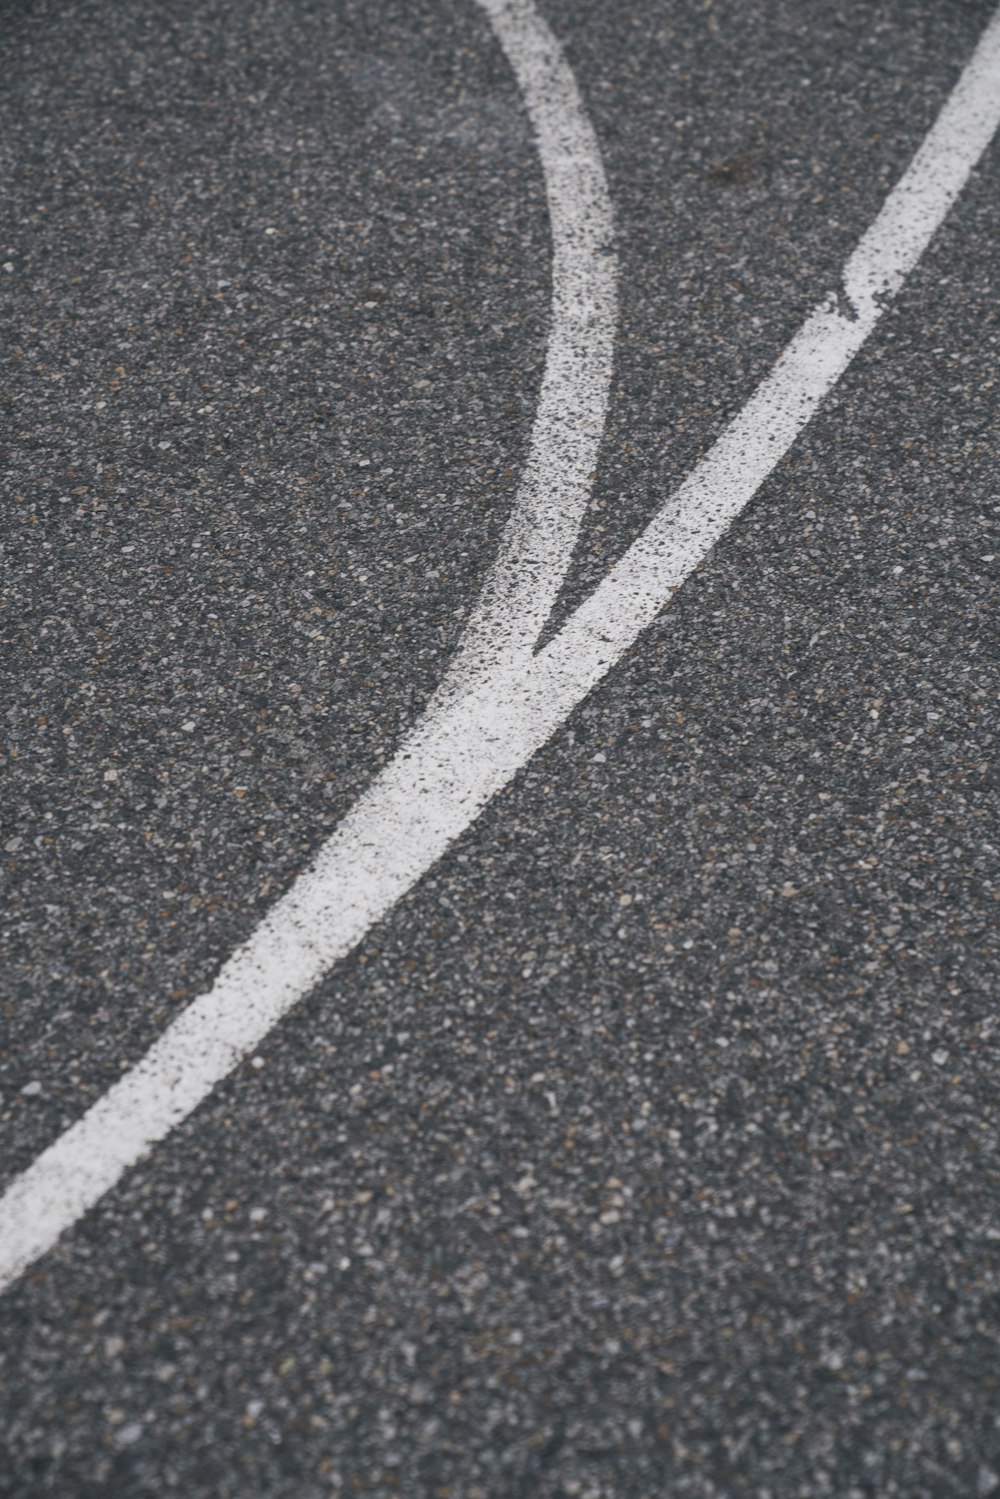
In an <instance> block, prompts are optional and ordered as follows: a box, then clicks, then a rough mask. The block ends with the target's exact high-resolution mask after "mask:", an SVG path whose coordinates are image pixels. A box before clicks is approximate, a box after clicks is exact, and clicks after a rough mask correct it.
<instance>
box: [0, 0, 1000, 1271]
mask: <svg viewBox="0 0 1000 1499" xmlns="http://www.w3.org/2000/svg"><path fill="white" fill-rule="evenodd" d="M998 124H1000V11H998V12H997V14H996V15H995V16H994V18H993V20H992V21H991V23H990V25H989V26H988V27H987V29H986V31H985V33H984V35H983V37H982V39H981V40H980V43H979V45H978V47H977V48H976V51H975V53H974V54H973V57H972V58H971V60H970V61H969V63H968V65H967V66H966V68H965V70H964V72H963V73H962V76H961V78H960V80H959V82H958V84H957V85H956V87H955V89H954V91H953V93H952V94H951V95H950V97H949V99H948V101H947V103H946V104H945V106H944V108H943V109H942V111H941V114H940V115H939V117H938V119H937V121H936V122H935V124H934V126H933V128H932V129H931V131H930V133H929V135H928V136H927V138H926V140H925V141H924V143H923V145H922V146H921V148H920V150H919V151H918V153H917V155H916V157H915V158H914V160H913V162H912V163H911V165H910V167H909V168H908V170H907V171H906V173H905V174H904V176H903V178H902V180H901V181H900V182H899V183H898V185H897V186H896V187H895V188H894V189H893V191H892V193H891V194H890V195H889V198H888V200H887V201H886V204H885V206H884V207H883V209H882V211H881V213H880V214H879V216H878V218H877V219H876V220H875V223H874V224H873V225H872V227H871V229H869V231H868V232H867V234H866V235H865V236H864V238H863V239H862V240H861V242H860V244H859V246H858V248H857V250H856V251H855V253H854V254H853V255H852V256H851V258H850V260H849V261H848V263H847V266H846V268H845V278H844V279H845V292H846V295H847V297H848V298H849V299H850V300H851V303H852V305H851V307H850V309H849V311H846V312H845V311H841V310H839V308H840V302H841V300H842V298H841V296H840V295H838V296H832V297H830V298H829V299H828V300H827V302H825V303H824V304H823V305H822V306H821V307H819V308H818V309H817V310H816V312H814V313H813V314H812V315H811V317H809V318H808V319H807V320H806V323H805V324H804V326H803V327H802V329H801V330H800V331H799V333H797V334H796V336H795V337H794V338H793V339H792V342H791V343H790V344H789V346H788V348H787V349H786V350H785V352H784V353H783V354H782V356H781V358H780V359H779V360H778V362H777V364H776V365H775V367H774V369H773V370H772V372H771V374H770V375H769V376H768V378H767V379H766V380H765V381H764V383H763V385H761V386H760V388H759V389H758V390H757V391H756V392H755V394H754V395H753V396H752V397H751V400H750V402H749V403H748V405H747V406H746V407H745V408H744V410H743V411H742V412H741V413H740V414H739V416H737V417H736V419H735V420H734V421H733V422H732V423H731V425H730V426H729V427H728V428H727V429H726V431H725V432H724V433H723V435H722V437H721V438H720V439H719V441H718V442H717V443H716V444H715V446H714V447H713V448H712V450H711V451H710V452H709V454H708V455H707V456H706V458H705V459H704V460H703V461H702V463H701V464H699V465H698V467H697V468H696V469H695V470H694V472H693V473H692V474H691V475H690V477H689V478H688V479H687V480H686V481H685V482H684V484H682V485H681V487H680V489H679V490H678V491H677V492H676V493H675V494H674V495H673V496H671V498H670V499H669V500H668V501H667V503H666V504H665V505H664V506H663V508H662V510H661V511H660V513H659V514H658V515H657V516H656V517H655V519H654V520H653V521H652V523H651V524H650V526H649V527H648V528H647V530H646V531H645V532H644V533H643V535H642V536H641V537H640V538H639V540H638V541H637V542H636V543H635V544H634V545H633V546H632V547H631V548H630V550H629V551H628V552H627V553H626V554H625V556H624V557H623V559H622V560H621V562H619V563H618V565H617V566H616V567H615V568H614V569H613V570H612V571H611V573H610V574H609V576H608V577H607V578H606V579H605V581H604V582H603V583H602V584H601V585H600V587H599V588H598V589H597V590H596V592H595V593H594V594H593V595H591V597H590V598H589V599H587V600H586V601H585V603H584V604H582V605H581V606H580V608H579V609H578V610H577V611H576V613H575V614H574V615H573V616H572V617H571V618H570V620H569V621H568V622H567V624H566V625H565V626H564V627H563V629H562V630H561V631H560V632H559V634H558V635H557V636H556V638H555V639H554V640H553V641H551V642H550V644H549V645H548V646H547V647H546V648H545V650H544V651H542V652H541V653H539V654H538V655H537V656H534V657H528V658H527V659H526V658H525V656H524V654H523V653H522V651H521V649H520V646H519V645H518V646H517V648H515V649H513V650H512V652H511V654H510V655H509V656H508V657H506V658H505V659H504V660H502V661H500V662H499V663H498V664H497V665H496V667H495V668H494V669H492V670H491V671H480V672H477V673H474V674H473V675H472V677H471V678H470V679H469V681H468V685H467V687H466V688H465V690H464V691H458V690H456V691H455V692H454V693H452V694H451V695H450V696H448V695H446V696H445V697H443V698H442V699H441V700H440V701H438V702H437V703H436V704H435V706H433V708H432V709H431V710H430V711H429V712H428V713H427V714H425V716H424V718H423V719H422V720H421V721H420V723H418V724H417V725H416V727H415V728H414V730H413V732H412V733H411V734H410V735H409V736H408V738H407V739H406V741H405V742H404V744H403V746H402V748H401V749H400V751H399V752H398V754H397V755H396V756H395V758H394V759H393V760H392V762H391V763H390V764H389V765H388V766H387V767H386V768H385V770H384V771H383V772H382V773H381V774H380V775H379V777H378V778H377V779H376V780H375V782H374V783H373V784H372V786H371V787H370V788H369V790H368V791H367V792H366V793H365V795H364V796H362V797H361V799H360V800H359V801H358V802H357V803H356V804H355V806H354V807H353V809H352V810H351V811H350V812H349V813H348V815H347V817H346V818H345V819H344V821H343V822H342V823H341V824H340V826H339V827H338V828H337V829H336V831H335V832H334V834H333V836H332V837H331V838H330V839H329V840H328V842H327V843H326V844H325V845H324V847H323V849H322V850H321V852H320V854H319V857H318V858H317V859H316V861H315V862H314V863H313V865H312V866H311V867H310V868H309V869H308V870H307V871H306V872H305V873H304V874H303V875H302V876H301V877H300V878H299V879H298V880H297V881H296V882H295V884H294V885H293V886H292V888H291V889H290V890H289V891H288V893H287V895H286V896H285V897H284V898H283V899H282V900H281V901H279V902H278V904H277V905H276V906H275V907H274V908H273V909H272V910H271V911H270V912H269V913H268V915H267V916H266V917H265V918H264V920H263V922H262V923H261V925H260V926H259V927H258V928H257V930H256V931H255V932H254V934H253V936H252V937H251V938H250V940H249V941H248V942H247V943H246V944H245V945H244V946H243V947H241V948H240V949H238V951H237V952H235V953H234V954H233V956H232V957H231V958H230V959H229V960H228V962H227V963H226V964H225V965H224V967H223V968H222V970H221V972H220V974H219V977H218V979H217V981H216V983H215V985H214V986H213V988H212V989H211V990H210V991H209V992H208V993H207V994H205V995H202V996H201V998H199V999H197V1000H195V1001H194V1003H193V1004H191V1005H190V1006H189V1007H188V1009H187V1010H185V1011H184V1013H183V1014H182V1015H180V1016H179V1017H178V1019H177V1020H176V1021H174V1023H173V1024H172V1025H171V1026H170V1027H169V1028H168V1029H167V1031H166V1032H165V1033H164V1035H163V1036H162V1037H161V1038H160V1040H159V1041H158V1042H157V1043H156V1044H155V1045H154V1046H153V1047H152V1048H151V1049H150V1051H149V1052H148V1053H147V1054H146V1056H145V1057H144V1058H143V1059H142V1061H140V1062H139V1063H138V1064H137V1065H136V1066H135V1067H134V1068H132V1069H131V1071H130V1072H128V1073H126V1074H125V1076H124V1077H123V1078H122V1079H121V1081H120V1082H118V1083H117V1084H116V1085H115V1087H114V1088H112V1089H111V1090H110V1092H109V1093H107V1094H106V1095H105V1096H104V1098H102V1099H101V1100H100V1101H99V1102H98V1103H97V1104H95V1105H94V1107H93V1108H92V1109H90V1110H89V1112H88V1113H87V1114H85V1115H84V1117H83V1118H82V1119H81V1120H79V1121H78V1123H76V1124H75V1125H73V1126H72V1127H71V1128H70V1129H69V1130H67V1131H66V1133H65V1134H63V1135H62V1136H60V1138H59V1139H58V1140H56V1142H55V1143H54V1144H53V1145H52V1146H50V1147H49V1149H48V1150H46V1151H44V1152H43V1153H42V1154H41V1155H40V1156H39V1157H38V1159H37V1160H36V1161H35V1162H34V1164H33V1165H32V1166H30V1167H29V1168H28V1170H27V1171H26V1172H25V1173H24V1174H23V1175H22V1176H21V1177H19V1178H18V1179H17V1180H16V1181H15V1182H14V1183H13V1185H12V1186H11V1187H10V1188H9V1190H8V1192H7V1193H6V1195H5V1196H4V1198H3V1199H2V1200H0V1285H3V1284H6V1283H9V1282H10V1281H11V1280H13V1279H14V1278H15V1277H16V1276H17V1275H18V1274H19V1273H20V1272H21V1271H22V1270H23V1269H24V1268H25V1267H26V1266H27V1265H28V1264H30V1263H31V1261H32V1260H34V1259H35V1258H37V1256H38V1255H39V1254H41V1253H43V1252H44V1251H45V1250H46V1249H48V1248H50V1247H51V1245H52V1244H53V1243H54V1242H55V1240H56V1239H57V1238H58V1236H59V1234H60V1233H61V1232H62V1231H63V1229H65V1228H68V1227H69V1226H70V1225H71V1224H72V1223H73V1222H75V1221H76V1219H77V1218H79V1217H80V1216H81V1215H82V1214H83V1213H84V1212H86V1211H87V1209H88V1208H89V1207H91V1206H92V1205H93V1204H94V1203H95V1202H97V1201H98V1199H99V1198H100V1197H101V1196H102V1195H103V1194H104V1192H106V1191H107V1190H108V1189H109V1188H110V1187H111V1186H113V1185H114V1183H115V1182H116V1181H118V1180H119V1178H120V1177H121V1175H122V1174H123V1173H124V1172H125V1171H126V1170H127V1169H128V1168H129V1166H131V1165H133V1164H134V1163H135V1161H137V1160H138V1159H139V1158H140V1157H141V1156H142V1155H143V1154H144V1153H145V1152H146V1151H147V1150H148V1149H149V1147H150V1146H151V1145H152V1144H154V1143H155V1142H156V1141H158V1140H161V1139H163V1137H164V1136H165V1135H166V1134H167V1133H168V1132H169V1131H170V1130H171V1129H172V1128H173V1127H174V1125H176V1124H178V1123H180V1121H181V1120H182V1119H184V1118H185V1117H186V1116H187V1115H188V1114H189V1113H190V1112H191V1111H192V1110H193V1109H194V1108H196V1107H197V1105H198V1104H199V1103H200V1102H201V1101H202V1099H203V1098H204V1097H205V1096H206V1094H207V1093H208V1092H209V1091H210V1090H211V1088H212V1087H213V1086H214V1085H215V1084H216V1083H217V1082H218V1081H219V1080H220V1079H221V1078H223V1077H224V1076H225V1075H226V1074H227V1073H228V1072H229V1071H230V1069H231V1068H232V1067H234V1066H235V1065H236V1064H237V1063H238V1062H239V1061H240V1059H241V1058H242V1057H244V1056H246V1054H247V1053H248V1052H249V1051H250V1050H252V1048H253V1047H255V1046H256V1045H257V1044H258V1043H259V1042H260V1041H261V1040H262V1039H263V1037H264V1036H265V1035H266V1034H267V1032H268V1031H269V1030H270V1029H271V1027H272V1026H273V1025H274V1024H275V1023H276V1022H277V1021H278V1020H279V1019H280V1018H281V1016H282V1015H284V1014H286V1013H287V1011H288V1010H289V1009H290V1008H291V1007H292V1005H294V1004H295V1002H296V1001H297V1000H298V999H300V998H301V997H302V996H303V995H304V994H305V993H307V992H308V990H309V989H311V988H312V986H313V985H314V984H315V983H316V982H317V981H318V980H319V979H320V978H321V977H322V976H323V975H324V974H325V973H326V972H327V971H328V970H329V968H330V967H331V966H332V965H333V963H335V962H336V961H337V960H338V959H339V958H341V957H343V956H344V954H345V953H347V952H348V951H349V950H350V949H351V947H353V946H354V944H355V943H356V942H357V941H358V940H359V939H360V938H361V937H362V936H363V935H364V933H365V932H366V931H367V930H368V929H369V927H370V926H371V925H372V923H373V922H375V921H377V920H379V918H380V917H382V916H384V915H385V913H386V912H387V911H388V910H389V909H390V908H391V907H392V905H393V904H394V903H395V902H396V901H397V900H399V899H400V897H401V896H403V895H404V894H405V893H406V892H407V891H408V890H409V889H410V888H411V887H412V885H413V884H414V883H415V881H416V880H418V879H419V878H420V876H421V875H422V874H423V873H425V872H426V870H427V869H429V868H430V867H431V865H433V864H434V862H435V861H436V860H437V859H438V858H439V857H440V855H441V854H442V853H443V852H444V850H445V849H446V847H447V846H448V844H449V843H450V842H451V840H452V839H453V838H455V837H456V836H457V835H458V834H459V833H461V832H462V831H463V830H464V829H465V828H467V827H468V826H469V824H470V823H471V822H472V821H473V820H474V818H475V817H476V816H477V814H478V813H479V812H480V811H481V810H482V809H483V808H484V807H485V806H486V804H487V803H488V802H489V801H490V799H491V798H492V797H493V796H494V795H495V794H496V792H497V791H499V790H500V789H501V787H503V786H504V785H506V784H507V783H508V781H510V779H511V778H512V777H513V776H514V774H515V773H516V772H517V770H518V769H519V768H520V767H521V766H522V765H523V764H524V763H525V761H526V760H527V759H528V758H529V757H530V756H531V755H532V754H533V753H534V752H535V750H537V749H538V748H540V746H541V745H542V744H544V742H545V741H546V739H547V738H548V737H549V736H550V734H551V733H552V732H553V730H554V729H555V728H557V727H558V725H559V724H560V723H561V722H562V721H563V720H564V719H565V717H566V715H567V714H568V713H569V712H570V711H571V710H572V709H573V708H574V707H575V706H576V705H577V704H578V703H579V702H580V701H581V699H582V698H583V697H584V696H585V695H586V694H587V692H588V691H589V690H590V689H591V688H592V687H593V686H594V685H595V683H596V682H598V681H599V680H600V679H601V677H602V676H603V675H604V674H605V673H606V672H607V671H608V669H609V668H610V667H611V666H612V665H613V664H614V662H615V661H617V660H618V659H619V658H620V657H621V655H622V654H623V653H624V652H625V651H626V650H627V649H628V648H629V646H630V645H631V644H632V643H633V642H634V641H635V640H636V639H637V638H638V635H639V634H640V633H641V631H642V630H643V629H644V628H645V627H646V626H647V625H648V624H649V623H650V622H651V621H652V619H653V618H654V617H655V615H656V614H657V613H658V612H659V610H660V609H661V608H662V606H663V603H664V602H665V600H666V599H667V597H668V596H669V593H670V591H671V590H672V589H674V588H676V587H678V586H679V584H680V583H681V582H682V581H683V579H684V578H685V577H686V576H687V575H688V573H689V572H690V571H691V570H692V569H693V568H694V567H695V566H696V565H697V564H698V562H699V561H701V559H702V558H703V557H704V556H705V553H706V552H707V551H708V550H709V549H710V547H711V546H712V545H713V544H714V543H715V541H716V540H717V539H718V537H719V536H720V535H721V534H722V532H723V531H724V530H725V529H726V527H727V526H728V525H729V524H730V522H731V521H732V519H733V517H734V516H735V515H736V514H738V513H739V510H740V509H741V508H742V507H743V506H744V505H745V504H746V503H747V501H748V500H749V499H750V497H751V496H752V495H753V494H754V493H755V491H756V489H757V488H758V487H759V485H760V483H761V482H762V481H763V479H765V478H766V477H767V475H768V474H769V473H770V472H771V470H772V469H773V468H774V466H775V464H776V463H777V462H778V461H779V459H780V458H781V457H782V456H783V454H784V453H785V452H787V450H788V448H789V447H790V445H791V443H792V442H793V441H794V440H795V438H796V436H797V435H798V433H799V432H800V431H801V430H802V428H803V427H804V426H805V424H806V422H808V421H809V419H810V417H811V416H812V415H813V413H814V411H815V410H816V407H817V406H818V404H819V402H820V401H821V400H822V398H823V396H824V395H825V394H826V393H827V392H828V391H829V390H830V389H831V387H832V386H833V385H834V384H835V383H836V382H837V380H838V379H839V378H840V376H841V374H842V373H843V371H844V370H845V368H846V367H847V365H848V363H849V362H850V360H851V359H852V358H853V356H854V354H856V353H857V351H858V349H859V348H860V347H861V345H862V344H863V343H864V341H865V339H866V338H867V337H868V335H869V334H870V333H871V331H872V329H873V328H874V327H875V325H876V323H877V322H878V319H879V317H880V316H881V313H882V311H883V310H884V307H885V305H886V303H887V302H888V300H889V298H891V296H892V295H893V294H894V293H895V292H896V291H897V290H898V289H899V286H900V285H901V284H902V281H903V279H904V278H905V276H906V274H907V272H908V271H909V270H910V269H911V268H912V266H913V265H914V264H915V263H916V261H917V259H918V258H919V257H920V255H921V254H922V253H923V251H924V249H925V248H926V246H927V244H928V243H929V241H930V239H931V237H932V235H933V234H934V231H935V230H936V229H937V227H938V225H939V224H940V223H941V221H942V219H943V218H944V216H945V215H946V214H947V212H948V209H949V208H950V207H951V205H952V203H953V202H954V200H955V198H956V197H957V195H958V193H959V192H960V191H961V189H962V187H963V186H964V184H965V182H966V181H967V179H968V177H969V174H970V172H971V171H972V169H973V167H974V166H975V164H976V162H977V161H978V160H979V158H980V156H981V155H982V153H983V151H984V150H985V149H986V147H987V145H988V144H989V142H990V140H991V139H992V136H993V134H994V132H995V131H996V129H997V126H998Z"/></svg>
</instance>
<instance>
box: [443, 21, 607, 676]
mask: <svg viewBox="0 0 1000 1499" xmlns="http://www.w3.org/2000/svg"><path fill="white" fill-rule="evenodd" d="M479 4H480V6H481V7H482V9H483V10H484V11H485V12H486V14H487V15H488V17H489V19H490V24H491V25H492V27H493V30H494V32H495V33H496V35H497V37H498V39H499V41H500V43H501V45H502V46H503V49H504V52H505V53H506V55H507V60H508V61H509V63H510V65H511V68H512V69H513V72H514V76H515V78H516V79H517V83H518V86H519V88H520V90H521V94H522V97H523V99H524V103H525V107H526V109H527V112H528V117H529V119H530V120H531V125H532V130H533V132H534V136H535V142H536V145H537V147H538V154H539V158H540V160H541V163H542V171H543V173H544V177H545V198H546V204H547V206H548V213H549V224H550V229H551V235H552V316H551V327H550V330H549V339H548V348H547V350H546V355H545V371H544V374H543V377H542V386H541V390H540V392H539V397H538V407H537V410H536V413H535V420H534V424H533V427H532V432H531V445H530V448H529V450H528V456H527V460H526V462H525V465H524V468H523V470H522V472H521V477H520V482H519V484H518V490H517V495H516V498H515V501H514V505H513V508H512V511H511V516H510V519H509V521H508V523H507V526H506V528H505V531H504V535H503V538H502V541H501V544H500V548H499V551H498V553H497V557H496V559H495V561H494V563H493V566H492V567H491V568H490V572H489V576H488V577H487V578H486V580H485V582H484V584H483V589H482V592H481V594H480V596H479V599H478V601H477V603H476V606H475V609H474V610H473V613H472V617H471V618H470V620H469V623H468V625H467V626H466V630H465V633H464V635H463V637H462V642H461V646H460V648H459V651H458V654H457V656H456V659H455V661H454V662H453V663H452V665H451V667H450V668H449V671H448V683H449V686H450V685H452V684H454V685H458V684H459V683H461V682H462V681H465V680H468V678H469V677H470V676H471V675H472V674H474V673H475V672H477V671H480V670H482V669H483V667H484V666H485V665H486V664H487V663H489V662H491V661H495V660H497V658H498V657H506V656H507V655H508V654H510V653H512V652H513V651H515V650H518V649H520V651H521V652H522V653H524V654H530V652H531V651H532V649H533V647H534V645H535V642H536V641H537V639H538V636H539V634H540V633H541V631H542V629H543V627H544V625H545V622H546V620H547V619H548V617H549V615H550V613H551V612H552V607H553V605H554V604H555V601H556V597H557V595H558V592H559V587H560V584H561V583H562V580H563V578H564V577H565V575H566V571H567V569H568V567H569V562H570V558H571V556H572V553H573V547H574V546H575V544H576V538H577V535H578V533H579V530H580V523H581V521H582V520H583V516H584V512H585V511H586V508H587V501H588V499H589V498H590V490H591V476H592V474H593V471H594V469H595V468H596V466H597V456H598V452H599V449H600V445H601V436H602V434H603V432H604V419H605V415H606V412H607V404H608V390H609V388H610V385H611V370H612V363H613V359H614V343H615V317H616V312H617V307H616V297H615V272H616V266H615V258H614V251H613V248H612V234H613V231H614V226H613V223H612V217H611V199H610V196H609V194H608V185H607V182H606V180H605V176H604V168H603V166H602V165H601V153H600V148H599V147H598V144H597V138H596V136H595V135H594V132H593V129H592V127H591V124H590V121H589V120H588V119H587V116H586V113H585V112H584V108H583V104H582V102H581V99H580V95H579V93H578V91H577V87H576V80H575V79H574V77H573V74H572V72H571V71H570V69H569V67H568V66H567V63H566V59H565V57H564V56H563V54H562V50H561V48H560V47H559V44H558V42H557V41H556V39H555V37H554V36H553V35H552V33H551V31H550V30H549V28H548V27H547V26H546V24H545V22H544V21H543V20H542V19H541V17H540V15H539V14H538V11H537V10H536V9H535V6H534V3H533V0H479Z"/></svg>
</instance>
